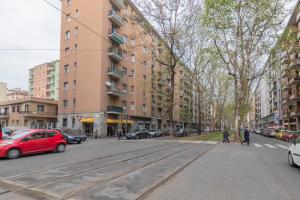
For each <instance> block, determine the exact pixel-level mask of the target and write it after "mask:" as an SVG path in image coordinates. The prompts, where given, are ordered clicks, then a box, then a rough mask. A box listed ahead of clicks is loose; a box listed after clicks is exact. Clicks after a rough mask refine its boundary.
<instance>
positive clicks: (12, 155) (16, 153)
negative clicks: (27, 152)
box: [7, 149, 21, 159]
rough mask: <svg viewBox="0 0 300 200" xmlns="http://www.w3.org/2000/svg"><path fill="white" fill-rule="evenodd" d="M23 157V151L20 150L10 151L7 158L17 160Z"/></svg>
mask: <svg viewBox="0 0 300 200" xmlns="http://www.w3.org/2000/svg"><path fill="white" fill-rule="evenodd" d="M20 156H21V151H20V150H19V149H10V150H9V151H8V152H7V157H8V158H9V159H16V158H18V157H20Z"/></svg>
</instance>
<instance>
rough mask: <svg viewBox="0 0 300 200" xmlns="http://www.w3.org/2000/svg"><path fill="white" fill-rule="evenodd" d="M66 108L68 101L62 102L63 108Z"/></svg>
mask: <svg viewBox="0 0 300 200" xmlns="http://www.w3.org/2000/svg"><path fill="white" fill-rule="evenodd" d="M67 107H68V100H64V108H67Z"/></svg>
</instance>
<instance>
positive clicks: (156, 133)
mask: <svg viewBox="0 0 300 200" xmlns="http://www.w3.org/2000/svg"><path fill="white" fill-rule="evenodd" d="M161 135H162V132H161V131H160V130H152V131H149V136H150V137H152V138H154V137H160V136H161Z"/></svg>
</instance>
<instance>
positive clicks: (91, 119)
mask: <svg viewBox="0 0 300 200" xmlns="http://www.w3.org/2000/svg"><path fill="white" fill-rule="evenodd" d="M80 122H81V123H94V122H95V118H83V119H81V120H80Z"/></svg>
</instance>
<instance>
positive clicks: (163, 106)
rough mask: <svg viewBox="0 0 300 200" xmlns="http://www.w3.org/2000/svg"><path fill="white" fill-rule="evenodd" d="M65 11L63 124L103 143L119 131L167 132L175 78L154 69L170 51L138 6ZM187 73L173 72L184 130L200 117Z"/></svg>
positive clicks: (119, 3)
mask: <svg viewBox="0 0 300 200" xmlns="http://www.w3.org/2000/svg"><path fill="white" fill-rule="evenodd" d="M62 9H63V11H64V13H67V15H62V19H61V20H62V28H61V49H64V52H63V53H61V57H60V61H61V63H60V89H59V96H60V99H59V116H58V125H59V126H61V127H70V128H76V129H82V130H83V131H84V132H85V133H87V134H92V133H95V134H98V136H99V137H106V136H110V135H113V134H114V133H113V132H114V130H116V129H117V128H119V129H123V130H125V129H126V128H127V131H129V130H132V129H135V128H146V129H154V128H158V129H163V128H167V127H168V123H169V122H168V110H169V109H168V105H169V100H170V76H169V75H168V72H166V71H167V70H166V69H165V67H164V66H162V65H161V64H159V63H158V62H156V56H160V57H161V56H163V55H164V51H165V49H166V48H165V47H163V45H162V42H161V39H160V37H159V36H158V34H157V33H156V31H155V30H154V29H153V28H152V27H151V26H150V25H149V23H148V22H147V20H146V19H145V18H144V17H143V15H142V14H141V13H140V12H139V10H138V9H137V8H136V7H135V5H134V4H133V3H132V2H131V1H130V0H102V1H97V0H91V1H89V4H87V3H84V2H83V1H78V0H77V1H76V0H73V1H70V0H64V1H62ZM74 19H76V20H79V21H80V22H84V24H85V25H86V26H88V27H91V28H92V29H93V30H94V31H95V32H97V34H95V33H94V32H91V30H89V29H87V28H86V27H84V26H82V24H80V23H78V22H76V20H74ZM180 70H181V71H182V72H180ZM187 72H188V70H186V68H185V67H181V68H180V69H179V72H178V73H176V83H175V87H176V95H175V107H176V109H175V112H174V116H175V121H176V123H177V124H179V126H184V125H186V124H187V123H189V120H190V119H192V118H193V117H192V116H193V113H194V112H196V111H194V110H193V106H192V105H193V104H192V103H191V102H192V98H193V92H192V89H193V87H192V81H193V80H188V79H189V77H188V73H187ZM184 84H185V86H186V87H183V85H184ZM195 95H196V94H195ZM183 111H184V114H182V113H183ZM187 116H188V118H187ZM196 121H197V120H196V119H195V122H196Z"/></svg>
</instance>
